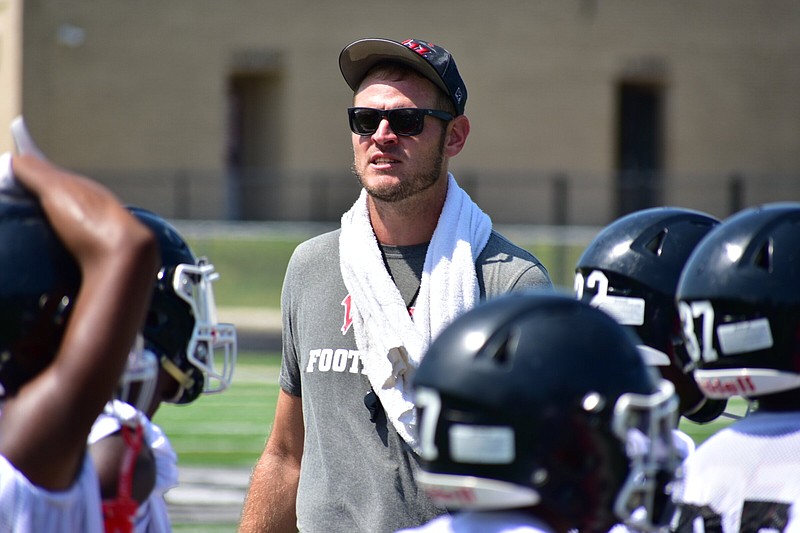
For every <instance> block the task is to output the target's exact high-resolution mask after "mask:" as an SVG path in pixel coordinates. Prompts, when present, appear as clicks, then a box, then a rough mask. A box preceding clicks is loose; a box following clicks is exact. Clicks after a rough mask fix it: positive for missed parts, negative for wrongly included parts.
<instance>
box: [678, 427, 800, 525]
mask: <svg viewBox="0 0 800 533" xmlns="http://www.w3.org/2000/svg"><path fill="white" fill-rule="evenodd" d="M674 499H675V502H676V503H677V504H678V511H677V513H676V515H675V518H674V520H673V524H672V529H673V530H674V531H676V532H678V533H695V532H696V533H703V532H725V533H739V532H758V531H762V530H763V531H770V532H783V531H787V532H789V531H797V532H800V517H798V515H797V513H798V510H800V506H796V505H797V503H798V502H800V413H798V412H788V413H764V412H761V413H758V412H756V413H752V414H750V415H748V416H746V417H745V418H742V419H741V420H737V421H736V422H734V423H733V424H731V425H730V426H728V427H727V428H725V429H723V430H720V431H719V432H718V433H715V434H714V435H712V436H711V437H709V439H708V440H706V441H705V442H704V443H703V444H701V445H700V446H699V447H698V448H697V450H696V451H695V453H693V454H691V455H690V456H689V457H688V458H687V459H686V461H685V462H684V478H683V481H682V482H681V483H679V484H678V486H677V487H676V492H675V495H674Z"/></svg>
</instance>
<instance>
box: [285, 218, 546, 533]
mask: <svg viewBox="0 0 800 533" xmlns="http://www.w3.org/2000/svg"><path fill="white" fill-rule="evenodd" d="M339 233H340V230H336V231H333V232H330V233H326V234H323V235H320V236H318V237H314V238H312V239H310V240H308V241H306V242H304V243H302V244H300V245H299V246H298V247H297V249H296V250H295V252H294V254H293V255H292V258H291V260H290V261H289V265H288V267H287V271H286V278H285V280H284V285H283V294H282V301H281V306H282V313H283V364H282V367H281V374H280V385H281V387H282V388H283V390H284V391H286V392H287V393H289V394H291V395H293V396H302V406H303V420H304V423H305V445H304V449H303V460H302V467H301V473H300V486H299V489H298V494H297V522H298V528H299V529H300V531H302V532H313V533H316V532H325V533H334V532H339V531H340V532H342V533H354V532H358V531H361V532H365V533H383V532H393V531H396V530H398V529H401V528H404V527H412V526H417V525H420V524H423V523H425V522H427V521H428V520H431V519H432V518H434V517H435V516H437V515H439V514H442V513H443V511H442V510H441V509H438V508H436V507H435V506H434V505H433V503H432V502H431V501H430V500H429V499H428V498H427V497H426V496H425V494H424V493H423V492H422V490H421V489H420V488H419V487H418V486H417V484H416V482H415V481H414V477H415V474H416V471H417V470H418V466H417V463H416V456H415V454H414V453H413V452H411V451H410V449H409V448H408V446H407V445H406V443H405V441H403V439H402V438H401V437H400V436H399V435H398V434H397V433H396V432H395V430H394V428H393V427H392V425H391V424H387V420H386V416H385V414H384V413H383V409H381V408H380V405H379V404H377V403H376V402H377V401H376V399H375V395H374V393H371V387H370V383H369V380H368V378H367V376H366V375H365V374H363V366H362V364H361V361H360V358H359V352H358V348H357V346H356V342H355V338H354V336H353V331H352V323H351V320H350V296H349V294H348V292H347V289H346V288H345V285H344V281H343V280H342V275H341V272H340V269H339ZM476 265H477V266H478V280H479V284H480V287H481V296H482V297H483V298H491V297H492V296H496V295H499V294H504V293H507V292H510V291H513V290H522V289H550V288H552V283H551V281H550V278H549V276H548V274H547V271H546V270H545V268H544V267H543V266H542V264H541V263H540V262H539V260H538V259H537V258H536V257H534V256H533V255H532V254H531V253H529V252H527V251H525V250H523V249H522V248H519V247H517V246H515V245H514V244H512V243H511V242H509V241H508V240H506V239H505V238H504V237H502V236H501V235H500V234H498V233H496V232H492V235H491V237H490V238H489V242H488V244H487V245H486V247H485V248H484V250H483V252H482V253H481V254H480V256H479V258H478V260H477V262H476ZM395 273H396V272H395ZM406 282H407V273H406Z"/></svg>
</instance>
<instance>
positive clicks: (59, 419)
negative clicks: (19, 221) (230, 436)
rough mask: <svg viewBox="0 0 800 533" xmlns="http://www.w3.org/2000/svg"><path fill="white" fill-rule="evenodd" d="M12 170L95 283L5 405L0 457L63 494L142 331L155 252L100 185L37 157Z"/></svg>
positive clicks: (149, 238) (20, 160)
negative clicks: (36, 370) (41, 364)
mask: <svg viewBox="0 0 800 533" xmlns="http://www.w3.org/2000/svg"><path fill="white" fill-rule="evenodd" d="M12 168H13V172H14V175H15V176H16V179H17V180H18V181H19V182H20V183H21V184H22V185H23V186H24V187H25V188H26V189H27V190H28V191H30V192H31V193H32V194H33V195H34V196H36V197H38V198H39V201H40V202H41V205H42V208H43V210H44V212H45V214H46V216H47V217H48V219H49V220H50V221H51V223H52V226H53V228H54V229H55V231H56V233H57V234H58V236H59V238H60V239H61V240H62V241H63V243H64V245H65V246H66V248H67V249H68V250H69V251H70V252H71V253H72V255H73V256H74V257H75V259H76V261H77V262H78V265H79V267H80V269H81V273H82V276H83V279H84V280H90V281H91V283H83V284H82V286H81V289H80V291H79V293H78V295H77V298H76V301H75V303H74V308H73V311H72V316H71V318H70V321H69V325H68V327H67V329H66V331H65V333H64V338H63V339H62V342H61V345H60V346H59V349H58V352H57V354H56V356H55V360H54V361H53V363H52V364H50V365H49V366H48V367H47V368H46V369H45V370H44V371H43V372H41V373H40V374H39V375H38V376H37V377H36V378H34V379H33V380H31V381H30V382H28V383H27V384H26V385H25V386H23V387H22V388H21V389H20V390H19V392H18V393H17V394H16V395H15V396H14V397H13V398H10V399H8V400H7V401H6V402H5V405H4V406H3V416H2V417H0V454H2V455H3V456H5V457H6V458H7V459H8V460H9V461H10V462H11V463H12V464H13V465H14V466H15V467H16V468H18V469H19V470H20V471H21V472H22V473H23V474H25V476H26V477H27V478H28V479H29V480H30V481H31V482H33V483H34V484H35V485H38V486H40V487H43V488H45V489H48V490H64V489H66V488H68V487H70V486H71V485H72V483H73V481H74V480H75V478H76V476H77V473H78V472H79V470H80V467H81V464H82V461H83V457H84V454H85V450H86V439H87V436H88V434H89V430H90V429H91V426H92V423H93V422H94V420H95V418H96V417H97V416H98V415H99V414H100V412H101V411H102V409H103V406H104V405H105V403H106V401H107V400H108V399H109V398H111V395H112V392H113V389H114V387H115V386H116V383H117V380H118V379H119V376H120V374H121V372H122V369H123V368H124V365H125V361H126V358H127V355H128V350H129V349H130V347H131V346H132V344H133V341H134V337H135V335H136V333H137V331H139V329H140V328H141V325H142V322H143V320H144V316H145V311H146V309H147V306H148V305H149V299H150V289H151V286H152V280H153V277H154V276H155V274H156V271H157V268H158V264H159V261H158V248H157V243H156V240H155V237H154V236H153V235H152V234H151V233H150V232H149V231H148V230H147V228H145V227H144V226H143V225H141V224H140V223H139V222H138V221H137V220H136V218H135V217H134V216H133V215H131V214H130V213H129V212H128V211H127V210H126V209H125V208H124V207H123V206H122V205H121V204H120V202H119V201H118V200H117V199H116V198H115V197H114V195H113V194H112V193H111V192H110V191H109V190H107V189H106V188H105V187H103V186H101V185H99V184H98V183H96V182H93V181H92V180H90V179H88V178H84V177H82V176H79V175H76V174H73V173H71V172H68V171H65V170H63V169H60V168H58V167H56V166H54V165H52V164H50V163H48V162H46V161H43V160H41V159H38V158H36V157H35V156H16V157H14V158H13V160H12ZM56 443H57V444H56Z"/></svg>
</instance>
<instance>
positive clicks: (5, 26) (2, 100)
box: [0, 0, 22, 153]
mask: <svg viewBox="0 0 800 533" xmlns="http://www.w3.org/2000/svg"><path fill="white" fill-rule="evenodd" d="M21 28H22V0H0V87H1V88H2V89H0V125H2V124H9V123H10V122H11V120H13V119H14V117H16V116H17V115H19V114H20V112H21V109H22V107H21V106H22V99H21V95H20V92H21V89H22V62H21V52H22V48H21V44H22V43H21V41H22V31H21ZM13 146H14V145H13V141H12V139H11V133H10V131H9V129H8V128H7V127H6V128H2V127H0V153H2V152H7V151H10V150H11V149H12V148H13Z"/></svg>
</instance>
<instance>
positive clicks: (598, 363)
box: [409, 293, 678, 533]
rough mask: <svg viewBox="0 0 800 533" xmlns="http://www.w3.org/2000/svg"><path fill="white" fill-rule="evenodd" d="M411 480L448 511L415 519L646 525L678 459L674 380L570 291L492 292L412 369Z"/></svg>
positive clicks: (490, 527)
mask: <svg viewBox="0 0 800 533" xmlns="http://www.w3.org/2000/svg"><path fill="white" fill-rule="evenodd" d="M413 385H414V390H415V394H416V404H417V409H418V411H419V417H420V418H419V420H420V443H421V467H422V470H423V471H422V472H421V473H420V475H419V478H418V479H419V482H420V484H421V485H422V487H423V488H424V489H425V491H426V492H427V493H428V495H429V496H430V497H431V498H432V499H433V501H434V502H436V503H437V504H438V505H440V506H442V507H444V508H446V509H448V510H451V511H453V513H451V514H445V515H442V516H440V517H438V518H436V519H434V520H432V521H431V522H429V523H428V524H426V525H423V526H421V527H420V528H417V529H414V530H409V531H418V532H467V531H515V532H519V533H533V532H558V533H565V532H567V531H569V530H572V529H577V530H580V531H602V532H605V531H608V530H609V528H610V527H611V526H612V525H613V524H615V523H617V522H620V521H624V522H626V523H628V524H629V525H631V527H634V528H636V529H644V530H647V529H654V528H656V527H659V526H662V525H664V524H665V523H666V522H667V521H668V518H669V516H670V513H669V509H670V508H671V506H670V505H669V498H668V496H667V495H666V487H667V485H668V484H669V483H670V482H671V480H672V479H673V476H674V471H675V467H676V466H677V464H678V458H677V454H676V452H675V449H674V447H673V441H672V437H671V428H672V427H673V424H674V418H675V417H676V416H677V415H676V409H677V403H678V402H677V397H676V396H675V394H674V390H673V386H672V384H671V383H670V382H669V381H667V380H663V379H659V380H658V381H657V382H656V381H655V380H654V379H653V374H652V373H651V372H649V370H648V368H647V367H646V366H645V364H644V362H643V361H642V358H641V357H640V356H639V353H638V351H637V349H636V347H635V345H634V344H633V343H632V342H631V340H630V338H629V336H628V335H627V334H626V332H625V331H624V329H623V328H622V326H620V325H619V324H618V323H617V322H615V321H614V319H612V318H611V317H610V316H608V315H607V314H606V313H603V312H601V311H599V310H597V309H596V308H594V307H591V306H590V305H588V304H586V303H584V302H580V301H578V300H576V299H574V298H570V297H567V296H564V295H557V294H549V295H548V294H544V293H538V294H536V293H531V294H519V295H510V296H503V297H500V298H496V299H494V300H491V301H488V302H486V303H483V304H480V305H479V306H477V307H475V308H473V309H472V310H470V311H467V312H466V313H464V314H463V315H462V316H461V317H459V318H457V319H456V320H455V321H454V322H452V323H451V324H450V325H449V326H448V327H446V328H445V330H444V331H443V332H442V333H441V334H440V336H439V337H437V338H436V339H435V340H434V341H433V343H432V344H431V347H430V349H429V350H428V352H427V354H426V356H425V358H424V359H423V361H422V363H421V364H420V367H419V369H418V370H417V373H416V374H415V376H414V378H413Z"/></svg>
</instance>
